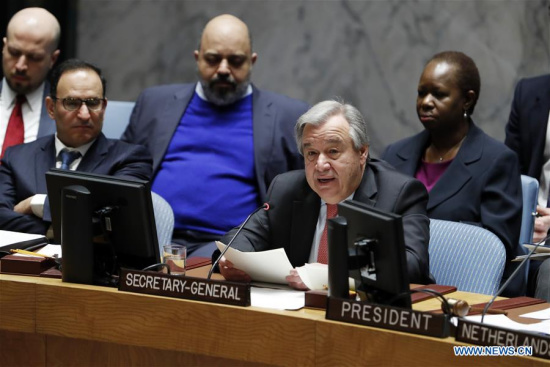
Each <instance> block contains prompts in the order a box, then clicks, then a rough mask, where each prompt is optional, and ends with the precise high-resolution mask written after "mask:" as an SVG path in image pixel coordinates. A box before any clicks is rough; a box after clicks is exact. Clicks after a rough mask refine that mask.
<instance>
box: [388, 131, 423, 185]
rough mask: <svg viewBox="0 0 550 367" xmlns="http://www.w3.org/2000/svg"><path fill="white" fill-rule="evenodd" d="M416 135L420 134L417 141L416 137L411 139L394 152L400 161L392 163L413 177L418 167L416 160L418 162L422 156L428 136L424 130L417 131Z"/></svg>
mask: <svg viewBox="0 0 550 367" xmlns="http://www.w3.org/2000/svg"><path fill="white" fill-rule="evenodd" d="M418 136H420V138H419V139H418V142H417V139H411V140H409V141H408V143H407V144H406V145H404V146H403V148H402V149H400V150H399V151H398V152H397V153H396V154H397V157H398V158H399V159H400V161H399V163H396V164H394V167H395V168H396V169H397V170H398V171H400V172H402V173H404V174H406V175H409V176H413V177H414V175H415V173H416V170H417V168H418V162H420V160H421V158H422V154H423V152H424V148H425V147H426V145H427V144H428V139H429V138H430V135H429V133H428V131H426V130H424V131H422V132H421V133H419V134H418Z"/></svg>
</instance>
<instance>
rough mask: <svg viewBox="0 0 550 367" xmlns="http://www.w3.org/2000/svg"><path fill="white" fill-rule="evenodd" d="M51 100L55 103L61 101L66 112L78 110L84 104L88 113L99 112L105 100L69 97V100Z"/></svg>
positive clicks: (54, 98)
mask: <svg viewBox="0 0 550 367" xmlns="http://www.w3.org/2000/svg"><path fill="white" fill-rule="evenodd" d="M52 99H53V100H55V101H57V100H59V101H61V102H62V103H63V107H65V109H66V110H67V111H76V110H78V109H79V108H80V107H81V106H82V103H84V104H86V107H88V109H89V110H90V111H99V110H101V109H102V108H103V105H104V104H105V98H86V99H82V98H73V97H69V98H57V97H52Z"/></svg>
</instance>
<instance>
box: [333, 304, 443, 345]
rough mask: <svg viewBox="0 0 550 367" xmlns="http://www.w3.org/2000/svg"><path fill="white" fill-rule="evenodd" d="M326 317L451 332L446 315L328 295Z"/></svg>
mask: <svg viewBox="0 0 550 367" xmlns="http://www.w3.org/2000/svg"><path fill="white" fill-rule="evenodd" d="M326 318H327V319H330V320H336V321H343V322H347V323H351V324H357V325H365V326H374V327H379V328H383V329H391V330H397V331H403V332H406V333H412V334H421V335H428V336H435V337H437V338H446V337H448V336H449V333H450V332H449V330H450V322H449V318H448V316H446V315H435V314H432V313H428V312H421V311H414V310H408V309H405V308H399V307H392V306H385V305H380V304H376V303H368V302H362V301H355V300H346V299H343V298H334V297H329V298H328V304H327V313H326Z"/></svg>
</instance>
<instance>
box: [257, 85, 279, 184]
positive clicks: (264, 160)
mask: <svg viewBox="0 0 550 367" xmlns="http://www.w3.org/2000/svg"><path fill="white" fill-rule="evenodd" d="M252 88H253V92H252V126H253V128H252V129H253V134H254V166H255V171H256V180H257V182H258V185H260V186H264V185H265V180H264V176H265V170H266V167H267V165H268V163H269V157H271V151H272V146H273V137H274V136H275V134H274V131H273V129H274V126H275V117H276V116H275V114H276V112H275V111H274V109H273V108H271V104H272V102H271V101H270V100H268V99H266V98H264V97H263V94H262V92H261V91H259V90H258V89H257V88H256V87H254V86H253V87H252ZM259 192H267V187H259Z"/></svg>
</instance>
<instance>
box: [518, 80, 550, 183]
mask: <svg viewBox="0 0 550 367" xmlns="http://www.w3.org/2000/svg"><path fill="white" fill-rule="evenodd" d="M528 103H529V104H531V103H532V107H531V108H530V113H529V118H528V121H527V123H528V124H529V126H528V129H527V131H528V133H529V141H530V142H531V144H529V145H532V148H530V147H525V148H524V149H525V150H527V151H528V150H530V149H532V150H533V153H534V154H533V155H532V159H533V160H534V162H531V167H537V168H536V170H537V171H538V174H537V177H538V176H539V175H540V169H539V168H538V167H542V165H543V163H544V162H542V159H543V156H544V146H545V144H546V129H547V126H548V111H550V88H548V89H545V90H544V91H537V96H536V97H535V100H534V101H528Z"/></svg>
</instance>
